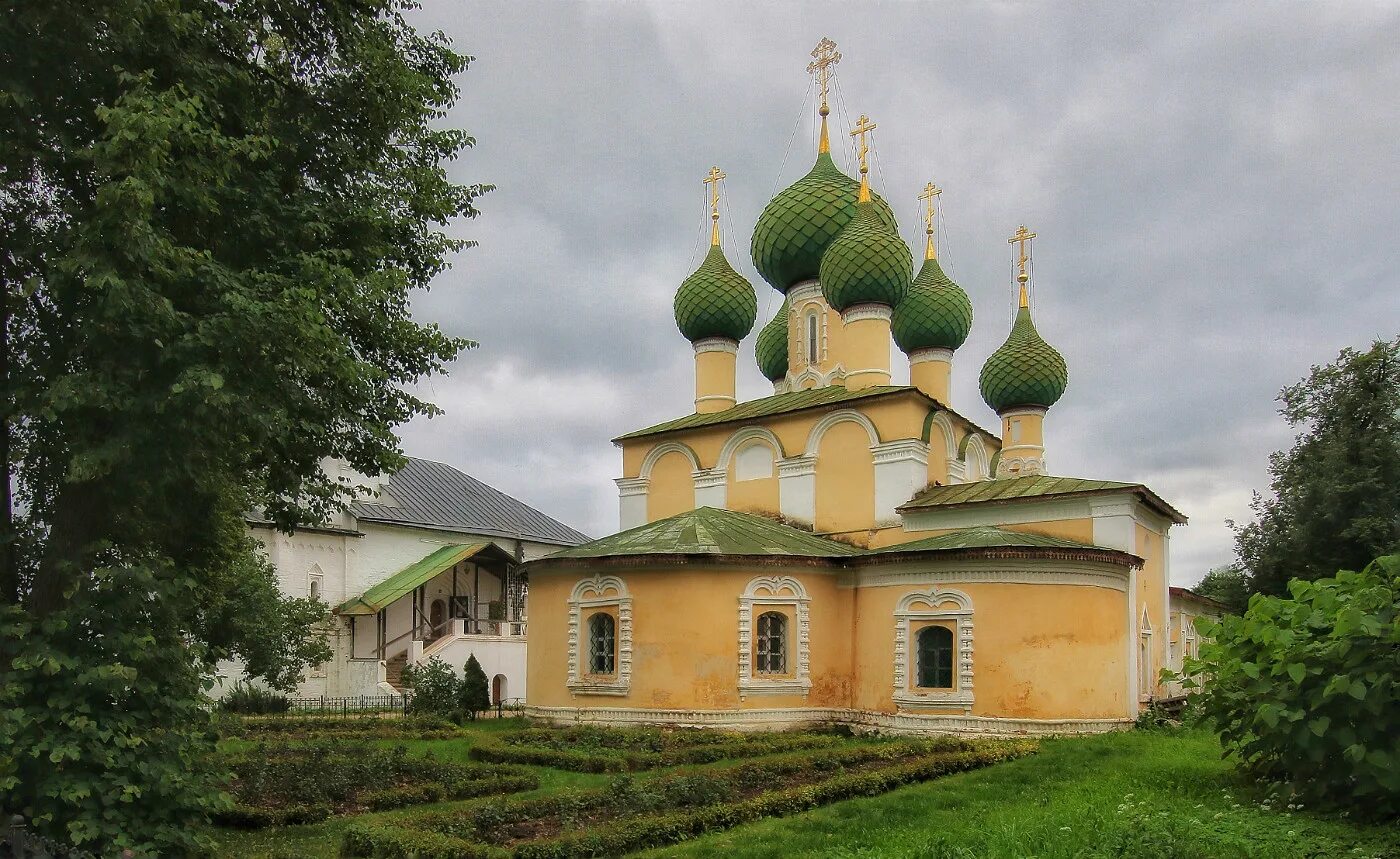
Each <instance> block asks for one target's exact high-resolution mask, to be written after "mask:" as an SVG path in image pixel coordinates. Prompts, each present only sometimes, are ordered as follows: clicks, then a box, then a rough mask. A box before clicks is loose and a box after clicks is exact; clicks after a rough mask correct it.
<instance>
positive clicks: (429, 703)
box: [405, 656, 461, 715]
mask: <svg viewBox="0 0 1400 859" xmlns="http://www.w3.org/2000/svg"><path fill="white" fill-rule="evenodd" d="M405 670H406V669H405ZM406 677H407V679H408V682H410V683H412V684H413V705H412V707H413V712H415V713H437V714H441V715H446V714H448V713H451V712H452V711H453V710H455V709H457V697H458V687H459V686H460V685H461V684H460V683H459V682H458V681H457V675H455V674H453V673H452V669H451V668H449V667H448V665H447V663H446V662H443V661H442V660H441V659H438V658H437V657H436V656H434V657H433V658H432V659H429V660H428V661H427V662H425V663H423V664H422V665H417V666H414V668H413V671H412V672H410V673H409V674H407V675H406Z"/></svg>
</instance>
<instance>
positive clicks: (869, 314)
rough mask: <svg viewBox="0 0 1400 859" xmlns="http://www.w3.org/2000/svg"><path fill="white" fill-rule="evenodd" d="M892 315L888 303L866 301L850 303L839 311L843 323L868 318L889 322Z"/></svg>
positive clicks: (846, 323) (861, 320) (892, 312)
mask: <svg viewBox="0 0 1400 859" xmlns="http://www.w3.org/2000/svg"><path fill="white" fill-rule="evenodd" d="M893 316H894V310H893V309H891V308H890V306H889V305H888V304H876V303H874V302H866V303H863V304H852V305H851V306H850V307H847V308H846V309H845V310H843V311H841V322H842V323H843V324H845V325H850V324H851V323H852V322H864V321H866V320H868V319H877V320H880V321H881V322H889V321H890V319H892V318H893ZM887 372H888V371H887Z"/></svg>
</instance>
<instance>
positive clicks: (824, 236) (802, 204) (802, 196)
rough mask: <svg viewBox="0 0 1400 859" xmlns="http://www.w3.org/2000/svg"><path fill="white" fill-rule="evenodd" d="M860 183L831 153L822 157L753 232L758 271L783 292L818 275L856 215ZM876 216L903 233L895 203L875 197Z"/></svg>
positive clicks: (780, 196) (765, 213) (777, 200)
mask: <svg viewBox="0 0 1400 859" xmlns="http://www.w3.org/2000/svg"><path fill="white" fill-rule="evenodd" d="M859 188H860V183H859V182H857V181H856V180H854V179H852V178H851V177H850V176H847V175H846V174H845V173H842V172H841V171H840V169H838V168H837V166H836V163H835V162H834V161H832V160H831V153H829V152H823V153H821V154H819V155H818V156H817V162H816V164H814V165H812V169H811V171H809V172H808V173H807V175H806V176H803V177H802V178H801V179H798V180H797V181H796V182H794V183H793V184H792V185H790V186H788V187H787V188H784V189H783V190H782V191H779V192H778V195H777V196H776V197H774V198H773V199H772V200H770V201H768V205H767V206H765V207H764V208H763V213H762V214H761V215H759V216H758V221H757V222H756V223H755V224H754V228H753V241H752V243H751V245H750V252H751V253H752V254H753V264H754V267H755V268H757V269H758V273H759V274H761V275H763V279H764V280H766V281H768V282H769V283H770V284H772V286H773V288H774V289H776V290H778V291H779V292H787V290H788V287H790V286H792V285H793V284H794V283H797V282H798V281H801V280H809V279H811V278H814V277H816V276H817V273H818V271H819V270H820V267H821V259H822V253H823V252H824V251H825V250H826V247H827V245H829V244H831V240H832V239H834V238H836V234H837V233H839V232H841V230H842V229H843V228H844V227H845V226H846V224H848V223H850V222H851V219H853V218H854V217H855V216H856V195H857V192H858V190H859ZM871 202H872V204H873V206H874V210H875V214H876V215H877V216H878V217H879V219H880V220H881V221H882V222H883V223H884V224H885V226H887V227H889V229H890V231H892V232H894V231H896V230H897V228H896V227H895V223H894V213H893V212H891V211H890V207H889V204H888V203H886V202H885V201H884V200H882V199H881V198H880V195H879V194H874V195H872V201H871Z"/></svg>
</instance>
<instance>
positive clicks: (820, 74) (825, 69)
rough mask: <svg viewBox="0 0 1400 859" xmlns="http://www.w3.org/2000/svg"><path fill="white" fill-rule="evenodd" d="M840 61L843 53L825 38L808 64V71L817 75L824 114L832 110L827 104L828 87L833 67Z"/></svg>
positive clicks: (815, 49)
mask: <svg viewBox="0 0 1400 859" xmlns="http://www.w3.org/2000/svg"><path fill="white" fill-rule="evenodd" d="M839 62H841V55H840V54H839V53H837V51H836V43H835V42H833V41H831V40H830V39H827V38H823V39H822V40H821V41H820V42H817V46H816V47H815V48H813V49H812V61H811V62H810V63H808V64H807V71H808V73H810V74H814V75H816V76H817V88H818V89H820V90H821V95H822V116H826V115H827V113H829V112H830V111H829V110H828V108H827V106H826V88H827V83H828V82H829V81H830V80H831V67H832V66H834V65H836V64H837V63H839Z"/></svg>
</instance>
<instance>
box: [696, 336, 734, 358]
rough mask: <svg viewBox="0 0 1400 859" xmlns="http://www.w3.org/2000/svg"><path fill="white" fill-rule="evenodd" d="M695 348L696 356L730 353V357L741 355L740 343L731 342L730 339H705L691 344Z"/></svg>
mask: <svg viewBox="0 0 1400 859" xmlns="http://www.w3.org/2000/svg"><path fill="white" fill-rule="evenodd" d="M691 345H692V346H694V347H695V354H696V355H699V354H700V353H702V352H728V353H729V354H730V355H738V354H739V341H738V340H731V339H730V338H728V337H704V338H701V339H699V340H696V341H695V342H694V343H692V344H691Z"/></svg>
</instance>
